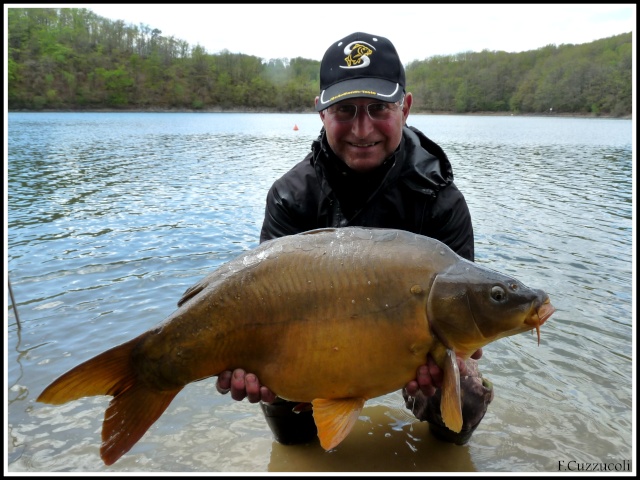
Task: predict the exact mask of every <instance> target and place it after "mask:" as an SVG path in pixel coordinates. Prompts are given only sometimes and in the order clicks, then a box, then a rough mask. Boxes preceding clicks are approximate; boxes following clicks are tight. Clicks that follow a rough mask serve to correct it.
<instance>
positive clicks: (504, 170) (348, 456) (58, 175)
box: [5, 113, 635, 473]
mask: <svg viewBox="0 0 640 480" xmlns="http://www.w3.org/2000/svg"><path fill="white" fill-rule="evenodd" d="M409 120H410V121H409V124H410V125H414V126H417V127H418V128H420V129H421V130H422V131H423V132H425V133H426V134H427V135H428V136H429V137H430V138H432V139H433V140H434V141H436V142H437V143H439V144H440V145H441V146H442V147H443V148H444V150H445V151H446V152H447V154H448V155H449V158H450V160H451V162H452V164H453V169H454V174H455V176H456V184H457V185H458V186H459V188H460V189H461V190H462V191H463V192H464V194H465V196H466V198H467V201H468V203H469V207H470V209H471V213H472V217H473V221H474V230H475V234H476V261H477V262H478V263H482V264H485V265H487V266H489V267H490V268H493V269H495V270H498V271H501V272H504V273H508V274H511V275H513V276H515V277H516V278H518V279H519V280H521V281H523V282H524V283H525V284H527V285H529V286H532V287H537V288H543V289H544V290H545V291H546V292H547V293H549V295H550V297H551V300H552V302H553V304H554V305H555V307H556V309H557V311H556V313H555V314H554V315H553V316H552V317H551V319H550V320H549V322H548V323H547V324H545V325H544V326H543V328H542V339H541V344H540V346H537V341H536V338H535V335H533V336H532V335H528V334H526V335H524V334H523V335H519V336H516V337H510V338H506V339H502V340H499V341H498V342H495V343H493V344H491V345H489V346H487V347H485V349H484V357H483V359H482V360H481V361H480V366H481V370H482V372H483V374H484V375H485V376H486V377H487V378H489V379H490V380H491V381H492V382H493V383H494V385H495V400H494V401H493V403H492V404H491V406H490V407H489V411H488V413H487V415H486V416H485V418H484V420H483V421H482V423H481V425H480V427H479V428H478V430H477V431H476V432H475V434H474V435H473V437H472V439H471V441H470V443H469V444H468V445H466V446H464V447H456V446H453V445H448V444H444V443H441V442H438V441H437V440H434V439H433V438H432V437H431V436H430V435H429V434H428V428H427V426H426V425H425V424H422V423H419V422H416V421H415V419H413V418H412V417H411V416H410V415H409V414H408V412H407V411H406V410H405V409H404V408H403V402H402V397H401V395H400V394H399V393H398V392H394V393H391V394H388V395H385V396H384V397H380V398H378V399H374V400H371V401H370V402H368V403H367V405H366V406H365V409H364V410H363V414H362V417H361V418H360V421H359V422H358V423H357V425H356V428H355V429H354V431H353V432H352V433H351V434H350V435H349V437H347V439H346V440H345V441H344V442H343V443H342V444H340V445H339V446H338V447H337V448H336V449H335V450H333V451H331V452H324V451H323V450H322V449H321V448H320V446H319V445H318V444H317V443H313V444H310V445H304V446H295V447H284V446H282V445H279V444H277V443H276V442H274V441H273V440H272V437H271V433H270V431H269V429H268V427H267V426H266V423H265V421H264V418H263V416H262V414H261V412H260V409H259V407H258V406H257V405H252V404H249V403H248V402H247V401H246V400H245V401H243V402H234V401H232V400H231V399H230V397H229V396H228V395H227V396H222V395H219V394H217V393H216V391H215V386H214V384H215V382H214V379H209V380H205V381H201V382H197V383H195V384H191V385H189V386H188V387H187V388H185V389H184V390H183V391H182V392H181V393H180V394H179V395H178V396H177V397H176V399H175V400H174V401H173V402H172V404H171V405H170V406H169V408H168V409H167V411H166V412H165V413H164V414H163V415H162V417H161V418H160V419H159V420H158V421H157V422H156V423H155V424H154V425H153V426H152V427H151V429H150V430H149V431H148V432H147V433H146V434H145V436H144V437H143V438H142V439H141V440H140V442H138V443H137V444H136V445H135V446H134V447H133V449H132V450H131V451H130V452H129V453H127V454H126V455H125V456H123V457H122V458H121V459H120V460H119V461H118V462H117V463H115V464H114V465H113V466H111V467H106V466H105V465H104V464H103V463H102V461H101V460H100V457H99V453H98V450H99V446H100V430H101V424H102V417H103V415H104V409H105V408H106V405H107V403H108V398H107V397H94V398H85V399H81V400H78V401H75V402H71V403H68V404H65V405H61V406H52V405H45V404H39V403H36V402H35V398H36V397H37V396H38V395H39V393H40V392H41V391H42V389H43V388H44V387H45V386H46V385H48V384H49V383H50V382H51V381H52V380H53V379H54V378H55V377H57V376H58V375H59V374H61V373H63V372H65V371H67V370H68V369H70V368H71V367H73V366H75V365H77V364H78V363H80V362H81V361H83V360H86V359H88V358H90V357H92V356H93V355H95V354H97V353H100V352H102V351H103V350H105V349H107V348H109V347H111V346H114V345H117V344H119V343H122V342H124V341H126V340H129V339H130V338H133V337H134V336H135V335H137V334H139V333H141V332H143V331H145V330H147V329H148V328H150V327H152V326H153V325H155V324H157V323H159V322H160V321H161V320H163V319H164V318H165V317H166V316H167V315H169V314H170V313H171V312H172V311H173V310H174V309H175V305H176V302H177V300H178V299H179V298H180V296H181V295H182V293H183V292H184V290H186V288H188V287H189V286H191V285H192V284H194V283H195V282H196V281H198V280H199V279H200V278H202V277H203V276H204V275H206V274H207V273H208V272H209V271H211V270H212V269H214V268H215V267H217V266H219V265H220V264H222V263H223V262H225V261H227V260H230V259H232V258H234V257H235V256H237V255H238V254H240V253H242V252H244V251H246V250H248V249H250V248H253V247H254V246H256V245H257V243H258V235H259V229H260V225H261V223H262V215H263V210H264V198H265V195H266V192H267V189H268V188H269V186H270V185H271V183H272V182H273V181H274V180H275V179H276V178H277V177H279V176H280V175H281V174H283V173H284V172H285V171H287V170H288V169H289V168H290V167H291V166H292V165H294V164H295V163H296V162H298V161H300V160H301V159H302V158H303V157H304V155H305V154H306V152H307V151H308V150H309V146H310V143H311V141H312V140H313V139H314V138H315V137H316V135H317V133H318V131H319V129H320V126H321V125H320V121H319V119H318V118H317V115H315V114H313V115H294V114H287V115H284V114H283V115H277V114H151V113H125V114H118V113H102V114H92V113H83V114H75V113H63V114H56V113H51V114H47V113H42V114H35V113H11V114H9V125H8V129H9V138H8V148H9V153H8V180H9V182H8V219H7V227H8V228H7V244H8V255H7V258H8V273H9V276H10V280H11V285H12V287H13V292H14V294H15V299H16V302H17V311H18V313H19V317H20V323H19V324H18V322H17V319H16V316H15V309H14V308H13V305H12V303H11V301H10V299H7V310H6V311H7V315H6V319H5V323H6V324H7V325H6V328H7V330H8V338H7V343H6V347H5V349H6V365H7V370H6V383H7V387H6V388H7V392H6V398H7V400H6V402H7V407H8V409H7V410H8V415H7V417H6V420H5V422H6V426H7V436H6V438H7V441H8V446H7V460H8V467H7V468H8V470H9V472H254V473H260V472H314V471H318V472H329V471H344V472H392V471H397V472H400V471H424V472H429V471H442V472H475V471H477V472H557V471H558V470H559V469H562V467H561V466H567V465H570V468H571V466H574V467H575V468H579V467H577V465H579V464H586V463H598V462H610V464H612V465H616V464H620V465H623V462H625V461H630V460H631V459H632V456H633V454H634V452H635V451H634V449H633V440H632V439H633V438H634V436H633V435H632V433H633V432H632V429H633V425H634V423H633V422H634V418H633V416H632V406H633V405H634V396H633V389H632V379H633V375H634V373H635V372H634V370H633V364H632V360H633V355H634V350H633V323H632V313H633V311H632V307H633V305H632V225H633V219H632V208H633V200H634V199H633V195H632V185H633V183H632V176H633V175H632V173H633V172H632V169H633V159H632V122H631V121H629V120H607V119H570V118H525V117H465V116H430V115H412V116H411V117H410V118H409ZM294 125H297V126H298V127H299V130H298V131H294V130H293V126H294ZM19 326H20V327H21V328H18V327H19ZM569 462H574V463H572V464H570V463H569ZM634 468H635V467H634Z"/></svg>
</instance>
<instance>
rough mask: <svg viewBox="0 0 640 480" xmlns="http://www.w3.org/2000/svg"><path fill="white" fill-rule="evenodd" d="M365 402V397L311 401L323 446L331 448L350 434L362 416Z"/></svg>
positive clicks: (326, 448)
mask: <svg viewBox="0 0 640 480" xmlns="http://www.w3.org/2000/svg"><path fill="white" fill-rule="evenodd" d="M364 402H365V399H364V398H342V399H338V400H326V399H324V398H317V399H315V400H314V401H313V402H311V403H312V405H313V419H314V421H315V422H316V427H318V438H319V439H320V445H322V448H324V449H325V450H331V449H332V448H334V447H336V446H337V445H338V444H339V443H340V442H342V440H344V439H345V438H346V436H347V435H349V432H350V431H351V429H352V428H353V426H354V425H355V423H356V420H358V417H359V416H360V412H361V411H362V407H364Z"/></svg>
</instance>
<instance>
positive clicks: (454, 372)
mask: <svg viewBox="0 0 640 480" xmlns="http://www.w3.org/2000/svg"><path fill="white" fill-rule="evenodd" d="M440 413H441V415H442V420H443V421H444V424H445V425H446V426H447V428H448V429H449V430H452V431H454V432H456V433H459V432H460V430H462V398H461V397H460V370H459V369H458V362H457V360H456V354H455V352H454V351H453V350H447V357H446V360H445V365H444V379H443V381H442V400H441V402H440Z"/></svg>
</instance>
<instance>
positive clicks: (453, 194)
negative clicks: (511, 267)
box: [422, 183, 474, 262]
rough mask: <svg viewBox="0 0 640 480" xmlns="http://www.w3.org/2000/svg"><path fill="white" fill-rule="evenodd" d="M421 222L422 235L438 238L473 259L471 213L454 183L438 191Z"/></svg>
mask: <svg viewBox="0 0 640 480" xmlns="http://www.w3.org/2000/svg"><path fill="white" fill-rule="evenodd" d="M426 220H427V221H426V222H424V223H423V225H424V231H423V232H422V233H423V234H424V235H427V236H429V237H432V238H435V239H437V240H440V241H441V242H443V243H445V244H447V245H448V246H449V247H450V248H451V249H452V250H453V251H454V252H456V253H457V254H458V255H460V256H461V257H463V258H466V259H467V260H471V261H472V262H473V261H474V238H473V225H472V223H471V213H470V212H469V207H468V205H467V202H466V200H465V198H464V195H463V194H462V192H461V191H460V190H458V188H457V187H456V186H455V184H453V183H452V184H450V185H448V186H447V187H446V188H443V189H442V190H441V191H440V192H438V197H437V200H436V204H435V205H434V208H433V209H432V210H431V216H430V218H428V219H426Z"/></svg>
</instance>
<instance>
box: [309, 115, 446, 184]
mask: <svg viewBox="0 0 640 480" xmlns="http://www.w3.org/2000/svg"><path fill="white" fill-rule="evenodd" d="M311 150H312V155H311V158H310V161H311V163H312V165H313V166H314V167H315V170H316V172H317V173H318V175H319V176H320V178H321V185H322V188H323V191H324V192H325V194H327V195H328V194H329V192H330V191H331V190H332V188H331V186H330V185H329V181H330V179H331V177H332V172H331V169H334V170H336V171H339V172H341V173H342V174H343V175H351V174H354V175H357V174H356V173H355V172H353V171H352V170H350V169H349V167H347V166H346V165H345V164H344V162H342V160H340V159H339V158H338V157H337V156H336V155H335V153H333V151H332V150H331V147H329V144H328V142H327V139H326V133H325V130H324V128H322V130H321V131H320V135H319V136H318V138H317V139H316V140H314V142H313V144H312V146H311ZM383 165H385V166H386V167H387V168H388V172H387V173H386V175H384V176H382V177H383V179H382V180H381V181H380V185H379V187H378V188H376V189H375V190H376V191H378V190H380V189H381V188H384V187H386V186H387V185H390V184H392V183H394V182H396V181H401V182H403V183H404V184H405V185H406V186H407V187H409V188H410V189H411V190H414V191H417V192H420V193H426V194H431V195H435V194H436V193H437V192H438V191H440V190H441V189H442V188H444V187H446V186H447V185H449V184H451V183H452V182H453V169H452V167H451V163H450V162H449V159H448V158H447V155H446V154H445V153H444V151H443V150H442V148H440V146H439V145H437V144H436V143H435V142H433V141H432V140H430V139H429V138H427V136H426V135H424V134H423V133H422V132H421V131H420V130H418V129H417V128H415V127H406V126H405V127H404V128H403V131H402V140H401V141H400V145H399V146H398V148H397V149H396V151H395V152H394V153H393V154H392V155H391V156H390V157H389V158H388V159H387V160H385V162H384V164H383ZM381 168H385V167H381Z"/></svg>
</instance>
